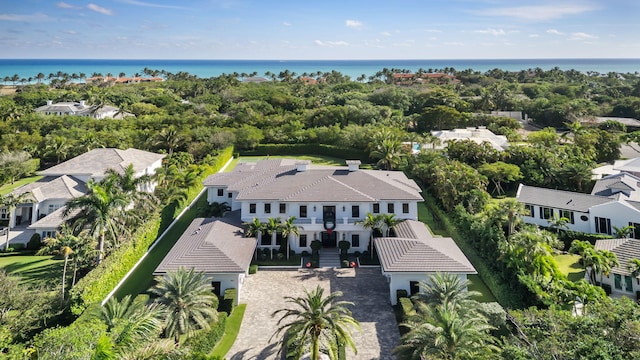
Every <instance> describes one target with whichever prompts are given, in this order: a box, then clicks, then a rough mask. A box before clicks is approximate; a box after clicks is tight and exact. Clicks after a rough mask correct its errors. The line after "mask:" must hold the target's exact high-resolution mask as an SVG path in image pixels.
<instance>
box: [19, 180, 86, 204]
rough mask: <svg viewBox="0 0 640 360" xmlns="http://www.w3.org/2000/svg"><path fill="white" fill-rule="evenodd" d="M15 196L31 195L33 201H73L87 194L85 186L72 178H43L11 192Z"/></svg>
mask: <svg viewBox="0 0 640 360" xmlns="http://www.w3.org/2000/svg"><path fill="white" fill-rule="evenodd" d="M13 192H14V193H15V194H24V193H31V195H32V197H33V200H35V201H37V202H42V201H44V200H47V199H67V200H68V199H74V198H77V197H79V196H82V195H84V194H85V193H86V192H87V186H86V184H85V183H84V182H83V181H80V180H78V179H76V178H74V177H72V176H66V175H63V176H57V177H56V176H45V177H43V178H42V179H40V180H38V181H36V182H32V183H30V184H27V185H24V186H21V187H19V188H17V189H15V190H14V191H13Z"/></svg>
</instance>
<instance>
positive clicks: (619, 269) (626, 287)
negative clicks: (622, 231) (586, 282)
mask: <svg viewBox="0 0 640 360" xmlns="http://www.w3.org/2000/svg"><path fill="white" fill-rule="evenodd" d="M595 248H596V249H597V250H609V251H611V252H612V253H614V254H616V257H617V258H618V263H619V264H620V265H618V266H616V267H614V268H613V269H611V272H610V273H609V274H608V275H607V274H602V283H603V284H609V285H610V286H611V294H612V295H614V296H616V295H624V296H628V297H631V298H634V299H637V297H638V292H639V291H640V276H633V275H632V274H631V271H629V269H628V268H627V266H628V265H629V260H631V259H640V240H638V239H607V240H596V245H595ZM600 279H601V277H600V273H597V274H596V280H597V281H600Z"/></svg>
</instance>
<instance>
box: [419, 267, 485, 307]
mask: <svg viewBox="0 0 640 360" xmlns="http://www.w3.org/2000/svg"><path fill="white" fill-rule="evenodd" d="M469 285H470V282H469V280H468V279H464V280H462V279H461V278H460V277H458V276H457V275H456V274H450V273H436V274H434V275H431V276H429V279H428V280H427V281H419V282H418V286H419V287H420V290H421V291H420V292H419V293H418V294H416V295H414V298H415V299H416V300H418V301H421V302H423V303H425V304H431V305H438V306H439V305H442V304H445V303H447V304H450V305H452V306H453V307H455V308H456V309H464V308H468V307H469V306H468V305H469V301H475V300H473V298H474V297H478V296H480V295H481V294H480V293H479V292H477V291H469V290H468V287H469Z"/></svg>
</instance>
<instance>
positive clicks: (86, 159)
mask: <svg viewBox="0 0 640 360" xmlns="http://www.w3.org/2000/svg"><path fill="white" fill-rule="evenodd" d="M164 157H165V155H163V154H155V153H151V152H148V151H143V150H138V149H127V150H120V149H104V148H100V149H93V150H91V151H88V152H86V153H84V154H82V155H79V156H77V157H75V158H73V159H70V160H67V161H65V162H63V163H61V164H58V165H56V166H53V167H51V168H49V169H46V170H43V171H40V172H39V175H43V176H44V177H43V178H42V179H40V180H38V181H36V182H33V183H30V184H27V185H24V186H21V187H18V188H16V189H15V190H14V191H13V193H14V194H16V195H19V194H24V193H28V194H29V196H28V197H27V201H25V203H23V204H20V205H18V206H17V207H16V209H15V210H14V211H13V214H11V217H10V219H9V224H10V227H14V226H15V225H21V224H25V223H26V224H28V225H29V226H28V228H29V229H33V230H36V231H37V232H39V233H40V234H41V235H42V237H43V238H44V237H46V236H50V235H51V234H53V233H55V230H56V229H57V228H58V227H59V226H60V224H62V221H63V219H62V218H61V217H60V216H57V217H53V218H47V217H48V215H52V214H54V213H61V211H58V210H59V209H61V208H63V207H64V205H65V204H66V202H67V201H69V200H71V199H73V198H76V197H79V196H82V195H84V194H85V193H86V192H87V187H86V183H87V182H88V181H89V180H95V181H100V180H101V179H103V178H104V176H105V172H106V170H107V169H113V170H115V171H117V172H120V173H122V172H123V171H124V169H125V168H126V167H128V166H129V165H130V164H131V165H133V169H134V171H135V176H136V177H140V176H142V175H147V174H148V175H151V174H154V173H155V170H156V169H157V168H159V167H160V166H161V165H162V159H163V158H164ZM154 187H155V184H153V183H149V184H146V185H144V187H143V188H141V189H140V191H147V192H152V191H153V190H154ZM0 218H2V219H6V218H7V213H6V209H5V208H0ZM45 219H46V220H45Z"/></svg>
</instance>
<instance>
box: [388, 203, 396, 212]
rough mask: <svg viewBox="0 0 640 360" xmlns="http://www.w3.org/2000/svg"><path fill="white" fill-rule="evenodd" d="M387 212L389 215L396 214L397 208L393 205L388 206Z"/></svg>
mask: <svg viewBox="0 0 640 360" xmlns="http://www.w3.org/2000/svg"><path fill="white" fill-rule="evenodd" d="M387 212H388V213H389V214H393V213H394V212H395V208H394V206H393V204H387Z"/></svg>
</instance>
